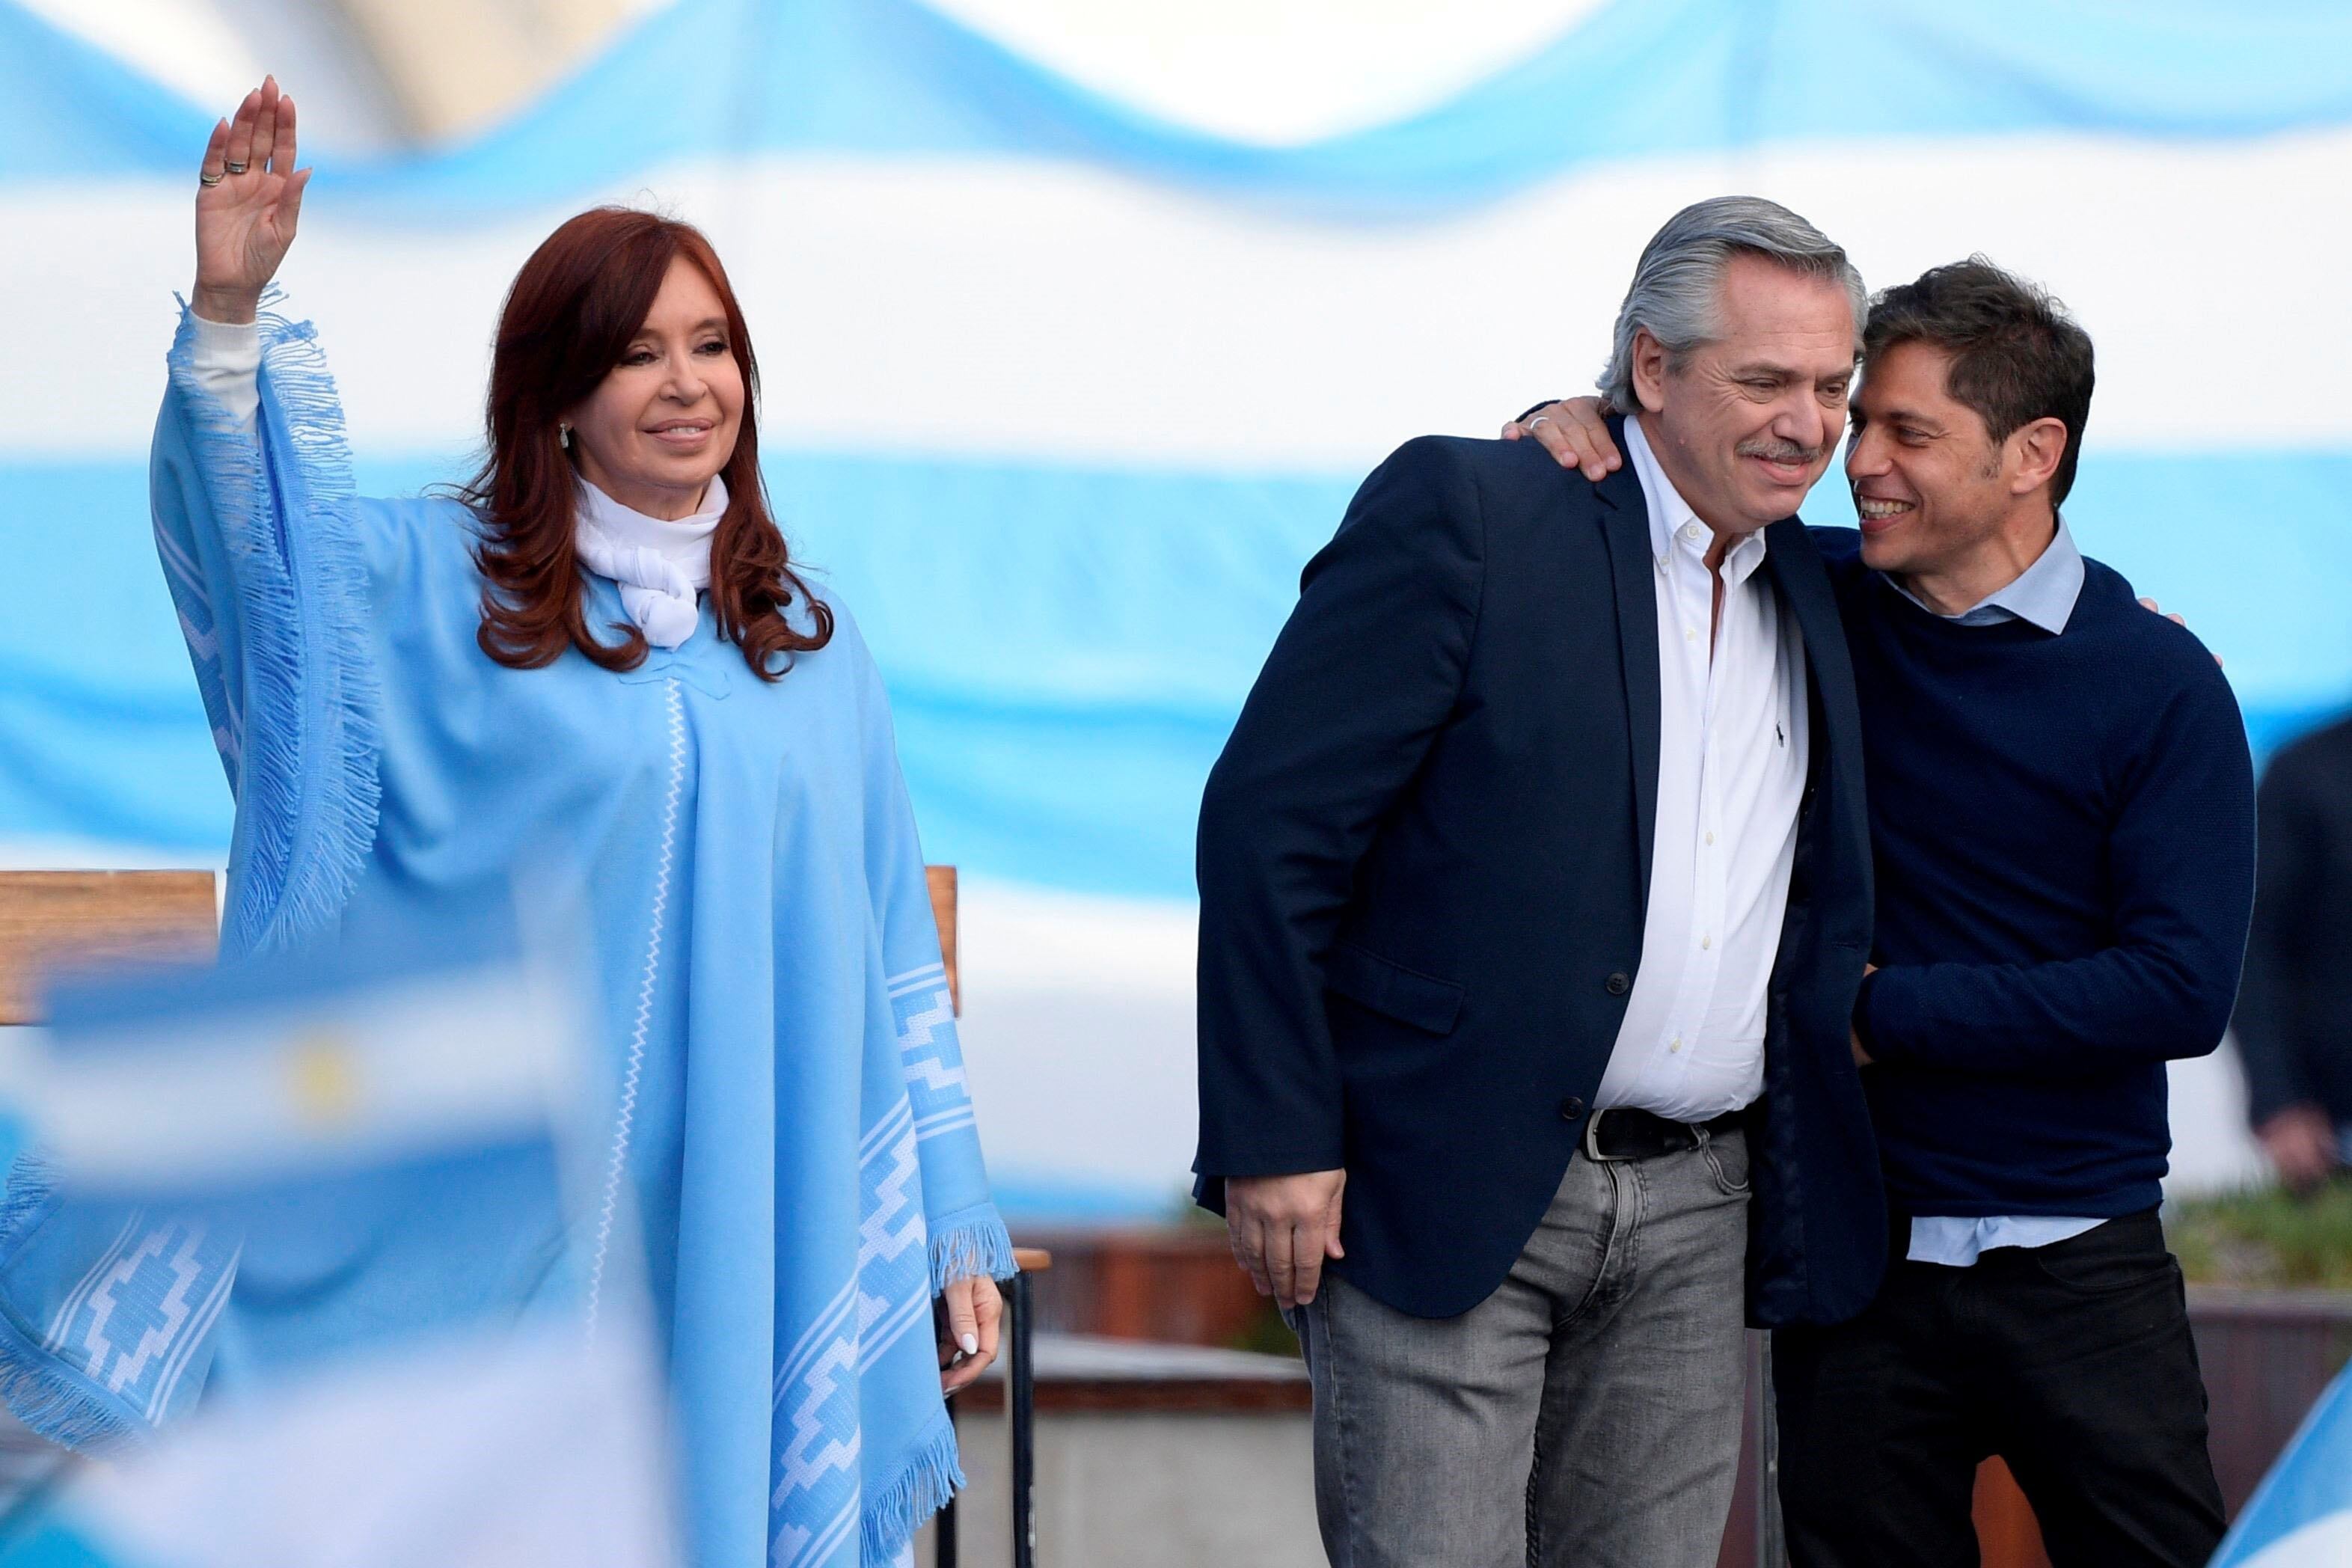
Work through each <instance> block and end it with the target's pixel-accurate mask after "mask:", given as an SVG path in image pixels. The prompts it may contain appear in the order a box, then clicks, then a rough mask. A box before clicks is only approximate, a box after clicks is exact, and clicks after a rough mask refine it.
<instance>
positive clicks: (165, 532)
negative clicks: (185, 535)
mask: <svg viewBox="0 0 2352 1568" xmlns="http://www.w3.org/2000/svg"><path fill="white" fill-rule="evenodd" d="M154 532H155V552H156V554H158V555H159V556H161V557H162V558H163V564H164V565H165V566H167V567H169V568H171V571H172V574H173V576H175V577H177V578H178V579H179V580H180V584H181V586H183V587H184V588H186V589H187V590H188V591H189V592H191V593H192V594H194V595H195V596H196V597H197V598H199V599H202V598H204V597H205V574H204V573H203V571H202V570H201V569H200V568H198V566H197V565H196V563H195V562H194V561H193V560H191V559H189V556H188V552H186V551H184V550H183V549H181V548H180V542H179V541H178V540H176V539H174V538H173V537H172V531H171V530H170V529H168V528H165V527H163V525H162V524H160V523H158V524H157V525H156V527H155V530H154Z"/></svg>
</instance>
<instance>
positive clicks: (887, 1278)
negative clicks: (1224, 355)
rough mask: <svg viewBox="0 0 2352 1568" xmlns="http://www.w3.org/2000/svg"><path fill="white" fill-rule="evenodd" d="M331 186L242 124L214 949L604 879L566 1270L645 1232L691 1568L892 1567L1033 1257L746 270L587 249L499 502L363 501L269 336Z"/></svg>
mask: <svg viewBox="0 0 2352 1568" xmlns="http://www.w3.org/2000/svg"><path fill="white" fill-rule="evenodd" d="M309 178H310V171H308V170H297V169H296V167H295V110H294V102H293V100H291V99H290V98H288V97H286V96H284V95H283V94H281V93H280V92H279V90H278V87H277V85H276V83H275V82H274V80H273V81H268V82H265V83H264V84H263V85H262V86H261V87H260V88H259V89H256V90H255V91H254V92H253V93H251V94H249V95H248V96H247V99H246V100H245V101H244V102H243V103H242V104H241V105H240V106H239V108H238V110H237V111H236V115H235V116H234V118H233V119H232V120H225V121H222V122H221V123H220V125H219V126H218V127H217V128H216V129H215V132H213V136H212V140H211V143H210V145H209V146H208V147H207V148H206V149H205V158H204V163H203V166H202V171H201V174H200V176H199V179H200V189H199V191H198V193H197V197H196V253H197V255H196V280H195V289H194V295H193V298H192V300H190V303H189V306H188V309H187V310H186V313H185V314H184V316H183V318H182V321H181V323H180V329H179V333H178V336H177V338H176V340H175V341H174V342H173V348H172V353H171V356H170V372H171V374H170V389H169V392H168V393H167V395H166V397H165V402H164V406H163V416H162V419H161V422H160V423H159V425H158V427H157V431H156V437H155V448H154V458H153V502H154V510H155V527H156V540H157V544H158V547H159V550H160V552H161V554H162V557H163V565H164V570H165V574H166V576H167V578H168V579H169V582H170V586H171V590H172V594H173V600H174V602H175V604H176V605H177V607H178V610H179V613H180V618H181V622H182V625H183V627H184V631H185V634H186V638H187V643H188V647H189V650H190V654H191V657H192V658H193V659H194V664H195V668H196V677H197V683H198V685H199V687H200V688H201V689H202V691H203V696H204V700H205V710H206V712H207V714H208V715H209V716H210V718H211V721H212V726H213V732H214V736H215V741H216V742H217V743H218V747H219V750H220V753H221V758H222V761H223V763H224V764H225V766H226V769H227V772H228V776H229V782H230V784H231V787H232V789H233V791H234V792H235V795H236V835H235V840H234V844H233V847H232V851H231V860H230V866H229V880H228V901H227V906H226V913H225V917H224V931H223V943H224V948H225V951H226V952H231V953H237V952H268V951H272V950H281V949H284V948H287V947H289V945H291V944H293V943H295V942H299V941H302V940H305V939H307V938H310V937H312V936H314V935H317V934H319V933H321V932H333V931H340V932H341V935H342V936H343V937H344V938H345V939H347V940H349V939H352V938H364V937H365V935H366V934H367V933H369V932H371V931H385V930H390V929H392V928H393V927H394V926H395V925H404V926H409V927H414V926H415V925H416V924H418V923H419V922H429V921H432V919H433V918H434V912H435V910H436V907H447V905H448V904H449V903H450V902H451V901H454V900H457V899H459V898H461V897H463V896H465V895H466V894H467V892H469V891H471V890H475V889H479V888H481V887H483V886H484V885H488V884H497V883H502V882H504V881H505V880H507V879H509V878H510V877H511V875H512V874H513V873H514V872H516V871H517V870H518V869H520V868H554V869H556V870H558V871H560V872H561V873H562V874H563V876H564V878H565V879H566V880H567V881H569V882H571V883H572V884H575V885H577V886H579V887H581V888H582V889H584V898H585V903H586V905H587V911H588V915H589V923H590V925H591V926H592V928H593V980H594V984H595V987H596V991H595V996H594V1001H595V1003H596V1005H597V1008H598V1011H599V1012H600V1013H601V1016H602V1017H603V1019H604V1024H605V1029H604V1033H605V1035H606V1037H608V1039H609V1042H610V1045H611V1050H612V1059H611V1062H610V1068H609V1073H608V1078H609V1083H610V1095H609V1099H608V1104H609V1115H608V1117H607V1119H606V1121H605V1122H604V1126H603V1128H602V1130H601V1131H600V1133H599V1137H600V1139H601V1141H602V1146H601V1147H600V1148H599V1149H598V1150H597V1156H598V1160H597V1177H598V1180H599V1181H600V1183H601V1184H602V1185H601V1190H600V1191H599V1192H598V1193H597V1194H595V1197H596V1202H597V1207H596V1208H595V1211H594V1212H593V1214H592V1215H589V1216H588V1221H589V1223H588V1226H587V1230H588V1232H589V1234H587V1235H585V1236H583V1237H579V1238H578V1240H577V1246H578V1247H579V1249H580V1255H581V1266H582V1269H583V1277H584V1279H585V1289H586V1292H587V1297H588V1306H589V1310H591V1312H592V1313H593V1310H594V1305H595V1302H596V1300H597V1298H598V1295H599V1293H600V1292H604V1293H605V1294H607V1295H610V1294H614V1293H616V1292H617V1289H618V1286H617V1275H616V1276H615V1279H614V1284H613V1285H612V1288H611V1289H609V1290H608V1289H607V1281H606V1278H605V1276H606V1271H607V1259H608V1258H618V1257H622V1256H626V1255H627V1253H628V1251H629V1250H634V1248H629V1249H626V1250H625V1247H624V1244H623V1242H619V1241H616V1239H615V1235H614V1233H615V1230H616V1229H619V1230H621V1231H622V1232H623V1234H624V1237H625V1234H626V1230H627V1227H628V1226H629V1224H630V1221H629V1217H628V1216H629V1215H631V1214H632V1213H633V1212H634V1214H635V1215H636V1216H637V1220H638V1222H639V1223H640V1224H641V1226H642V1229H643V1233H644V1244H645V1245H644V1248H643V1254H644V1257H645V1258H646V1264H647V1269H646V1272H647V1273H648V1274H649V1275H650V1277H651V1280H652V1285H653V1296H654V1304H655V1307H656V1317H657V1320H658V1323H659V1327H660V1330H661V1332H662V1334H663V1338H664V1347H665V1349H666V1351H667V1354H668V1358H669V1370H670V1376H671V1383H672V1392H673V1407H674V1408H675V1410H676V1411H677V1415H678V1425H679V1428H680V1440H681V1443H682V1445H683V1458H684V1461H685V1462H684V1465H683V1477H682V1487H683V1490H684V1494H685V1502H686V1509H687V1516H688V1524H689V1527H690V1529H691V1531H692V1533H693V1542H694V1548H695V1557H696V1560H697V1561H698V1562H700V1563H711V1564H740V1568H752V1565H753V1564H754V1563H760V1564H765V1563H770V1562H773V1563H776V1564H778V1565H779V1568H782V1565H784V1564H803V1563H855V1562H859V1561H863V1562H866V1563H876V1562H888V1561H892V1560H894V1559H896V1558H898V1556H899V1555H900V1554H901V1553H902V1552H904V1551H905V1550H906V1548H907V1543H908V1540H909V1538H910V1537H911V1535H912V1532H913V1531H914V1530H915V1528H916V1526H917V1525H918V1524H919V1522H920V1521H921V1520H922V1519H923V1518H924V1517H925V1516H927V1515H928V1514H929V1512H930V1511H931V1510H933V1509H935V1508H937V1507H938V1506H939V1505H940V1503H941V1502H942V1501H944V1500H945V1499H946V1498H947V1496H948V1495H949V1493H950V1490H951V1489H952V1488H953V1487H954V1486H955V1485H956V1484H958V1483H959V1481H960V1479H961V1478H960V1474H959V1472H958V1469H957V1464H956V1458H955V1447H954V1437H953V1434H952V1431H951V1430H950V1426H949V1423H948V1420H947V1417H946V1414H945V1410H944V1406H943V1404H942V1397H941V1396H942V1390H943V1389H945V1390H949V1391H952V1390H953V1389H954V1388H956V1387H959V1386H961V1385H962V1384H965V1383H967V1382H969V1381H970V1380H971V1378H972V1377H973V1376H975V1375H977V1373H979V1371H980V1369H981V1368H982V1366H984V1365H985V1364H986V1363H988V1361H989V1360H990V1359H991V1357H992V1355H993V1353H994V1350H995V1335H996V1319H997V1296H996V1290H995V1287H994V1285H993V1283H992V1277H998V1276H1002V1275H1004V1274H1007V1273H1009V1272H1010V1271H1011V1267H1012V1260H1011V1248H1010V1246H1009V1244H1008V1242H1007V1240H1006V1238H1005V1235H1004V1229H1003V1224H1002V1222H1001V1221H1000V1220H999V1219H998V1217H997V1215H996V1211H995V1209H994V1207H993V1205H992V1203H991V1201H990V1198H989V1194H988V1189H987V1184H986V1177H985V1173H984V1172H983V1170H982V1164H981V1160H980V1154H979V1146H978V1143H977V1141H976V1139H975V1136H974V1133H973V1131H972V1115H971V1102H970V1100H969V1099H968V1098H967V1097H966V1095H965V1092H964V1083H963V1068H962V1063H961V1055H960V1052H959V1049H958V1047H957V1044H956V1037H955V1027H954V1023H953V1019H952V1016H951V1011H950V1007H949V1005H948V992H947V981H946V975H945V972H944V970H943V969H942V968H941V965H940V946H939V938H938V932H937V930H936V928H935V926H934V925H933V923H932V920H931V915H930V907H929V900H928V897H927V894H926V891H925V887H924V880H923V870H922V855H921V852H920V849H919V845H918V843H917V841H916V837H915V827H914V821H913V817H912V815H911V812H910V811H909V808H908V801H907V795H906V791H905V788H904V785H903V784H902V783H901V781H900V778H899V773H898V761H897V756H896V753H895V750H894V747H893V742H892V738H891V730H890V720H889V711H888V706H887V701H886V700H885V697H884V694H883V689H882V684H881V681H880V679H879V678H878V677H877V674H876V671H875V667H874V662H873V660H872V658H870V657H869V656H868V654H867V652H866V647H865V645H864V644H863V642H862V641H861V640H860V639H859V637H858V634H857V628H856V624H855V622H853V621H852V620H851V618H850V616H849V615H848V613H847V612H846V610H845V609H844V608H843V606H842V605H840V603H839V602H838V601H837V600H835V599H831V598H829V597H827V596H824V595H819V594H818V593H817V592H816V591H815V590H814V589H813V588H812V587H811V585H810V584H809V583H808V582H807V581H806V580H805V579H804V578H803V576H802V575H801V574H799V573H798V572H796V571H795V569H794V567H793V563H792V561H791V559H790V557H789V555H788V553H787V551H786V548H785V544H784V540H783V537H782V534H781V533H780V532H779V531H777V527H776V524H775V521H774V520H773V519H772V517H771V516H770V515H769V510H768V507H767V503H766V500H765V497H764V493H763V489H762V486H761V478H760V468H759V442H758V431H757V421H756V408H755V403H756V395H757V390H758V371H757V367H756V363H755V362H754V360H753V358H752V353H751V336H750V333H749V331H748V330H747V329H746V327H745V325H744V321H743V317H742V312H741V311H740V309H739V308H738V307H737V305H736V301H735V296H734V293H733V291H732V290H731V289H730V287H729V285H728V281H727V274H726V272H725V269H724V268H721V267H720V265H719V258H718V257H717V256H716V255H715V254H713V252H712V250H711V248H710V246H709V242H708V241H707V240H705V239H704V238H703V237H702V236H701V235H700V234H699V233H698V232H697V231H695V230H694V229H692V228H690V227H688V226H686V225H684V224H680V223H677V222H673V221H670V220H668V219H665V218H661V217H657V216H651V215H648V214H646V213H639V212H630V211H623V210H620V209H616V208H599V209H597V210H594V211H592V212H587V213H583V214H582V215H580V216H577V217H575V218H572V220H571V221H569V222H567V223H565V224H564V225H563V226H561V227H560V228H558V229H557V230H556V231H555V233H554V234H552V235H551V236H550V237H548V239H547V240H546V241H545V242H544V243H543V244H542V245H541V246H540V247H539V248H538V250H537V251H536V252H534V253H533V254H532V256H531V257H530V259H529V260H528V261H526V262H525V263H524V264H523V268H522V270H521V272H520V274H519V275H518V276H517V278H516V279H515V282H514V286H513V289H512V290H511V291H510V293H509V296H508V298H507V301H506V306H505V310H504V312H503V314H502V315H501V317H500V320H499V330H498V339H497V347H496V352H495V355H494V359H493V363H492V368H491V374H490V388H489V398H488V453H487V455H486V457H485V458H484V460H483V463H482V466H481V468H480V470H479V472H478V474H477V475H476V476H475V477H474V479H472V481H471V482H470V484H468V485H467V486H466V487H465V488H464V489H462V490H460V491H459V492H457V493H456V494H454V495H450V496H443V497H436V498H430V499H424V500H359V499H356V498H355V497H354V496H353V494H352V479H351V470H350V461H349V456H348V453H347V451H346V448H345V446H344V440H343V430H342V421H341V410H340V406H339V405H338V402H337V397H336V392H335V388H334V384H333V383H332V381H331V379H330V378H329V376H328V374H327V371H326V367H325V363H324V361H323V359H322V358H321V356H320V352H319V349H318V346H317V344H316V342H315V341H314V338H313V334H312V332H311V331H310V327H309V326H308V325H307V324H305V323H298V322H294V321H289V320H287V319H286V318H284V317H282V316H279V315H276V314H272V313H268V312H266V311H263V310H261V309H260V307H261V305H262V304H263V302H264V301H263V293H264V289H265V288H266V287H267V286H268V284H269V281H270V279H271V278H272V277H273V276H274V274H275V273H276V271H277V269H278V264H279V262H280V261H281V260H282V259H283V258H284V256H285V254H286V251H287V247H288V246H289V244H290V243H291V242H292V240H293V237H294V232H295V226H296V220H297V218H298V216H299V212H300V208H301V201H302V192H303V188H304V186H305V184H306V183H307V182H308V180H309ZM537 1239H538V1238H530V1237H518V1238H517V1242H516V1246H517V1249H518V1251H520V1250H521V1249H523V1248H525V1247H529V1246H530V1245H531V1244H533V1242H534V1241H535V1240H537ZM230 1301H231V1305H230V1312H231V1314H232V1315H233V1314H234V1312H235V1310H236V1298H235V1296H234V1294H232V1296H231V1299H230ZM935 1303H936V1304H935ZM935 1317H936V1326H935V1327H934V1325H935ZM925 1329H933V1330H934V1331H933V1332H924V1331H923V1330H925ZM935 1340H936V1344H934V1341H935ZM152 1360H153V1361H155V1362H156V1363H166V1362H171V1363H178V1364H192V1363H193V1364H201V1363H200V1362H197V1361H196V1360H195V1358H193V1357H191V1356H184V1355H179V1354H177V1353H176V1352H175V1353H173V1354H171V1355H156V1356H153V1357H152ZM129 1392H131V1393H135V1394H141V1395H142V1397H141V1398H140V1399H139V1400H137V1401H136V1402H135V1403H136V1405H137V1406H138V1408H139V1409H141V1410H144V1409H161V1408H164V1407H165V1405H166V1404H167V1401H166V1400H165V1399H164V1398H163V1397H161V1396H151V1391H146V1390H143V1389H142V1390H133V1391H129ZM167 1392H168V1391H167ZM81 1393H82V1394H84V1395H88V1390H87V1389H83V1390H81ZM89 1397H95V1396H94V1395H92V1396H89ZM51 1407H52V1408H55V1409H63V1410H66V1411H68V1413H70V1412H71V1410H72V1405H71V1402H70V1401H66V1402H64V1403H63V1404H62V1405H60V1404H58V1402H52V1406H51ZM82 1414H83V1415H103V1414H106V1412H102V1411H96V1412H94V1411H89V1410H85V1411H83V1412H82ZM135 1414H136V1413H135V1412H134V1415H135ZM57 1435H58V1436H68V1437H70V1436H73V1435H74V1430H73V1424H72V1422H71V1421H70V1420H66V1421H63V1422H62V1423H61V1425H60V1426H59V1430H58V1433H57Z"/></svg>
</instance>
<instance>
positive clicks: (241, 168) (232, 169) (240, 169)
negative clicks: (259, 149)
mask: <svg viewBox="0 0 2352 1568" xmlns="http://www.w3.org/2000/svg"><path fill="white" fill-rule="evenodd" d="M221 167H222V168H224V169H226V170H227V171H228V172H229V173H230V174H244V173H245V172H246V171H247V169H250V168H252V167H253V165H252V164H251V163H222V164H221Z"/></svg>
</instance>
